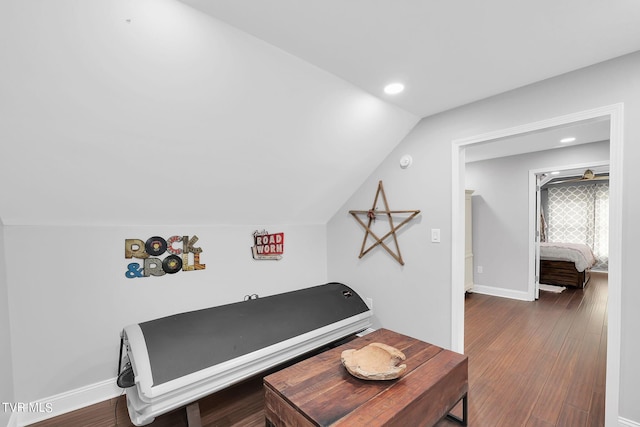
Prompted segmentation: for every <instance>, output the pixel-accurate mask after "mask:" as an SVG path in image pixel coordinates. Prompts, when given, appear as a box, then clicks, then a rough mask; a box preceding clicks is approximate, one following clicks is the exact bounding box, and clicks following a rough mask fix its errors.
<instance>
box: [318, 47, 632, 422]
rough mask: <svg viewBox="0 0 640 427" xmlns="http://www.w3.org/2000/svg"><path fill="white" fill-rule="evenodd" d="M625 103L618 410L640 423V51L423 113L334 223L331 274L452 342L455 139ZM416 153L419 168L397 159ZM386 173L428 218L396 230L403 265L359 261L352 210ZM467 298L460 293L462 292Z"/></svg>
mask: <svg viewBox="0 0 640 427" xmlns="http://www.w3.org/2000/svg"><path fill="white" fill-rule="evenodd" d="M620 102H622V103H624V120H625V122H624V141H625V142H624V160H623V163H624V164H623V174H624V175H623V181H624V182H623V189H622V192H623V193H622V197H623V204H624V206H623V213H622V216H623V218H622V220H623V224H622V227H623V230H624V236H623V241H622V260H621V262H622V266H623V271H622V307H621V309H622V310H621V320H622V325H623V326H622V331H621V334H622V335H621V340H622V346H621V347H622V348H621V351H622V357H621V360H620V370H621V375H620V381H621V383H620V411H619V413H620V415H621V416H622V417H624V418H627V419H630V420H635V421H636V422H640V407H639V406H638V405H637V404H636V403H637V384H639V383H640V367H638V364H637V360H639V359H640V341H638V339H637V336H636V335H637V334H636V331H637V330H638V329H639V328H640V312H639V311H638V310H637V302H638V301H640V287H638V286H637V272H636V271H635V265H636V264H637V262H636V260H637V259H638V257H639V256H640V249H639V248H638V246H637V245H636V242H637V241H638V240H639V239H640V223H639V222H638V221H637V220H636V218H637V217H638V216H639V215H640V192H638V191H637V188H635V187H636V184H635V183H636V182H637V177H636V175H637V164H638V163H639V162H640V145H639V144H637V141H638V140H640V123H639V122H638V120H637V117H640V53H635V54H632V55H628V56H625V57H621V58H618V59H616V60H612V61H608V62H605V63H602V64H599V65H596V66H593V67H589V68H586V69H583V70H579V71H576V72H572V73H569V74H566V75H562V76H559V77H557V78H553V79H550V80H546V81H543V82H540V83H536V84H533V85H530V86H527V87H524V88H521V89H517V90H514V91H511V92H507V93H505V94H502V95H499V96H496V97H493V98H490V99H486V100H483V101H479V102H476V103H473V104H470V105H467V106H464V107H461V108H458V109H455V110H452V111H449V112H445V113H442V114H439V115H436V116H433V117H427V118H425V119H423V120H422V121H421V122H420V123H419V124H418V125H417V126H416V128H415V129H414V130H413V131H412V132H411V134H409V135H408V136H407V137H406V138H405V140H404V141H403V142H402V143H401V144H400V145H399V146H398V147H397V148H396V149H395V150H394V151H393V152H392V153H391V154H390V155H389V156H388V158H387V159H386V160H385V161H384V162H383V163H382V164H381V165H380V166H379V167H378V168H377V169H376V171H375V172H374V173H373V174H372V175H371V176H370V177H369V178H368V179H367V180H366V181H365V182H364V183H363V185H362V186H361V187H360V189H359V190H358V191H357V192H356V193H355V194H354V195H353V196H352V197H351V198H350V199H349V200H348V201H347V202H346V203H345V204H344V205H343V206H342V208H341V209H340V210H339V211H338V213H337V214H336V215H335V216H334V218H333V219H332V220H331V221H330V223H329V227H328V242H327V246H328V249H329V255H328V260H329V278H331V279H338V278H341V279H343V280H345V281H347V282H351V283H355V284H357V286H358V290H359V291H361V292H362V293H363V294H365V295H370V296H372V297H373V298H374V311H375V312H376V315H377V320H378V322H379V324H381V325H382V326H385V327H389V328H392V329H396V330H398V331H399V332H404V333H408V334H410V335H413V336H415V337H417V338H420V339H424V340H427V341H430V342H433V343H435V344H440V345H445V346H448V345H450V344H451V296H450V291H451V277H450V276H451V217H452V212H451V205H452V200H451V183H452V176H451V175H452V173H451V168H452V141H454V140H457V139H461V138H469V137H473V136H476V135H481V134H485V133H488V132H494V131H498V130H502V129H507V128H512V127H515V126H521V125H525V124H528V123H532V122H537V121H540V120H545V119H549V118H553V117H558V116H562V115H565V114H571V113H576V112H580V111H585V110H590V109H593V108H597V107H602V106H607V105H612V104H616V103H620ZM405 153H408V154H411V155H412V156H413V159H414V163H413V166H412V167H411V168H409V169H407V170H401V169H400V168H399V165H398V160H399V159H400V157H401V156H402V155H403V154H405ZM378 180H383V181H384V184H385V188H386V189H387V195H388V196H389V198H390V203H391V204H392V206H393V207H394V208H397V209H400V208H409V209H421V210H422V215H421V217H422V220H421V222H419V223H415V224H414V226H413V227H412V228H410V229H408V230H406V231H405V233H404V234H402V235H401V236H400V246H401V249H402V254H403V256H404V257H405V260H406V261H407V263H406V265H405V266H404V267H399V266H398V265H397V263H395V261H393V260H392V259H390V258H389V257H386V256H385V255H384V253H383V252H382V251H381V250H377V251H375V252H374V253H372V254H370V255H367V257H366V258H364V259H362V260H358V258H357V254H358V251H359V248H360V244H361V241H362V237H363V232H362V231H361V230H360V228H359V225H358V224H357V223H356V222H355V221H354V220H353V218H351V217H350V216H349V215H348V214H347V212H348V210H349V209H363V208H367V209H368V206H370V204H371V202H372V200H373V195H374V191H375V185H376V183H377V182H378ZM431 228H440V229H441V230H442V233H441V235H442V242H441V243H430V241H429V239H428V237H429V229H431ZM460 298H462V295H461V296H460Z"/></svg>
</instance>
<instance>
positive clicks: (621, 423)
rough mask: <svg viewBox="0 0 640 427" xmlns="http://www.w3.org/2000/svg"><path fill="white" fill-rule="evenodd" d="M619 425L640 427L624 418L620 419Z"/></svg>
mask: <svg viewBox="0 0 640 427" xmlns="http://www.w3.org/2000/svg"><path fill="white" fill-rule="evenodd" d="M618 424H619V425H620V427H640V423H638V422H636V421H631V420H628V419H626V418H622V417H618Z"/></svg>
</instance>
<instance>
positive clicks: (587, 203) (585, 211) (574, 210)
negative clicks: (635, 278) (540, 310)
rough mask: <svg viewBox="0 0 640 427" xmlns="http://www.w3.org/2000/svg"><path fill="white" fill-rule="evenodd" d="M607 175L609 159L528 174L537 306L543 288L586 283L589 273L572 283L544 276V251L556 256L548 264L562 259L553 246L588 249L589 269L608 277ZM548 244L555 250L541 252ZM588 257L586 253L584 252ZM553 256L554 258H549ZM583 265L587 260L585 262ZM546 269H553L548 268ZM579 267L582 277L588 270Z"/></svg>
mask: <svg viewBox="0 0 640 427" xmlns="http://www.w3.org/2000/svg"><path fill="white" fill-rule="evenodd" d="M593 138H594V139H595V140H599V139H600V138H601V136H599V135H594V137H593ZM595 142H597V141H595ZM586 144H589V142H586ZM609 150H610V147H609ZM609 171H610V162H609V160H608V159H607V160H603V161H590V162H586V163H580V164H571V165H563V166H553V167H546V168H541V169H533V170H530V171H529V175H530V176H529V193H530V196H529V198H530V200H535V204H534V206H533V208H532V209H531V212H530V215H531V216H530V217H529V226H530V227H531V228H532V230H533V240H534V242H533V244H534V245H535V247H534V252H535V273H534V277H533V284H534V288H533V290H532V297H533V298H534V299H536V300H537V299H538V298H539V297H540V288H541V286H543V287H544V286H546V287H547V290H558V287H562V286H563V285H565V284H566V282H570V283H573V282H574V280H575V281H581V282H583V281H584V280H585V279H586V280H588V273H584V274H583V275H582V276H581V274H580V273H578V275H577V276H575V278H574V277H573V276H569V277H568V275H571V273H570V272H569V273H565V272H563V271H559V272H557V273H556V274H555V276H554V274H553V271H549V270H544V269H543V271H542V272H541V268H542V267H541V258H545V257H544V256H543V255H544V254H542V253H541V252H542V249H546V250H547V251H553V252H554V253H553V254H551V253H549V254H548V256H547V259H553V258H554V257H555V256H559V255H560V254H559V253H555V252H557V251H559V250H560V249H559V248H558V247H556V246H555V245H553V244H552V243H550V242H565V243H571V244H584V245H586V246H588V247H589V249H591V251H592V252H593V254H594V256H595V261H596V263H595V265H593V266H592V267H591V268H592V269H595V270H596V271H608V242H609V216H608V211H609V203H608V202H609V191H608V183H609ZM550 196H551V197H550ZM603 209H605V210H606V211H603ZM550 220H551V221H550ZM532 224H533V225H532ZM545 243H548V244H549V245H551V246H552V248H549V247H547V248H542V245H544V244H545ZM568 250H569V251H571V253H570V254H569V256H570V257H571V258H573V257H574V256H578V253H577V252H576V250H575V249H568ZM584 251H587V252H588V250H587V249H586V248H585V249H584ZM585 255H586V254H585ZM549 256H552V257H551V258H549ZM585 258H586V256H585ZM568 259H569V258H567V260H568ZM581 260H582V259H581ZM552 262H553V261H552ZM552 262H551V263H552ZM584 262H587V260H586V259H584ZM547 264H550V263H549V262H547ZM576 266H580V268H581V270H580V271H584V270H582V269H583V268H584V266H582V265H579V264H576ZM576 283H577V282H576ZM567 286H570V285H567ZM585 286H586V284H585ZM554 288H555V289H554Z"/></svg>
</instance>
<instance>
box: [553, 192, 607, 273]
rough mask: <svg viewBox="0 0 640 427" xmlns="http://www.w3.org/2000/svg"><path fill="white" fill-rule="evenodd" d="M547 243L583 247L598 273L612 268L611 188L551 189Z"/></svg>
mask: <svg viewBox="0 0 640 427" xmlns="http://www.w3.org/2000/svg"><path fill="white" fill-rule="evenodd" d="M548 194H549V202H548V207H547V240H548V241H549V242H558V243H584V244H586V245H588V246H589V247H590V248H591V250H593V253H594V255H595V257H596V261H597V262H596V265H595V266H594V267H593V268H594V269H597V270H607V269H608V267H609V184H608V183H606V184H589V185H569V186H555V187H553V186H552V187H549V193H548Z"/></svg>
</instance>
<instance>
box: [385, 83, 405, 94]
mask: <svg viewBox="0 0 640 427" xmlns="http://www.w3.org/2000/svg"><path fill="white" fill-rule="evenodd" d="M403 90H404V85H403V84H402V83H390V84H388V85H386V86H385V87H384V93H386V94H388V95H396V94H398V93H400V92H402V91H403Z"/></svg>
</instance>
